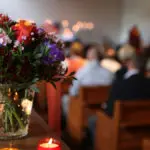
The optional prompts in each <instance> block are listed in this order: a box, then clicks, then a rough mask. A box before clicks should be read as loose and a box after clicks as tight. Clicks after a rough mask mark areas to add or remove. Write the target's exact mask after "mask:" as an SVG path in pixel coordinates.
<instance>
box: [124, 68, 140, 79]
mask: <svg viewBox="0 0 150 150" xmlns="http://www.w3.org/2000/svg"><path fill="white" fill-rule="evenodd" d="M138 73H139V70H138V69H132V70H129V71H127V72H126V73H125V75H124V79H128V78H130V77H131V76H133V75H136V74H138Z"/></svg>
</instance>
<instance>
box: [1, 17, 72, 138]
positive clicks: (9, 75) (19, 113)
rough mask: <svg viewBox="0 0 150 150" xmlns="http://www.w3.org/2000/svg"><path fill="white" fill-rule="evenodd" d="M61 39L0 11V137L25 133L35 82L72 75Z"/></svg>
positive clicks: (50, 80)
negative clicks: (66, 61)
mask: <svg viewBox="0 0 150 150" xmlns="http://www.w3.org/2000/svg"><path fill="white" fill-rule="evenodd" d="M63 46H64V45H63V43H62V42H61V41H60V40H58V39H57V38H56V37H55V36H54V35H53V34H47V33H46V32H45V31H44V30H43V29H42V28H38V27H37V26H36V24H35V23H32V22H29V21H27V20H20V21H18V22H16V21H14V20H11V19H10V18H9V17H8V16H7V15H4V14H0V139H10V138H11V139H12V138H19V137H23V136H25V135H27V133H28V124H29V116H30V114H31V110H32V104H33V98H34V92H38V89H37V88H36V86H35V85H36V82H37V81H41V80H45V81H47V82H50V83H51V84H52V85H53V86H54V87H55V82H57V81H60V80H63V79H66V78H73V77H72V75H73V74H70V75H69V76H68V77H66V76H65V73H66V71H67V68H66V66H64V62H63V61H64V59H65V57H64V53H63Z"/></svg>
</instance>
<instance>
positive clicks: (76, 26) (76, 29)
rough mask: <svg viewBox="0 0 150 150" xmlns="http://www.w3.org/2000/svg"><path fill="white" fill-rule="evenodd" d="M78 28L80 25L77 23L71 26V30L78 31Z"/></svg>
mask: <svg viewBox="0 0 150 150" xmlns="http://www.w3.org/2000/svg"><path fill="white" fill-rule="evenodd" d="M79 30H80V27H79V26H78V25H74V26H73V27H72V31H73V32H78V31H79Z"/></svg>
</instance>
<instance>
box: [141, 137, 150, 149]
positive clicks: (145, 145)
mask: <svg viewBox="0 0 150 150" xmlns="http://www.w3.org/2000/svg"><path fill="white" fill-rule="evenodd" d="M142 149H143V150H150V139H144V140H143V148H142Z"/></svg>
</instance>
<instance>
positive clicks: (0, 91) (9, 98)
mask: <svg viewBox="0 0 150 150" xmlns="http://www.w3.org/2000/svg"><path fill="white" fill-rule="evenodd" d="M17 89H18V88H17V87H14V86H12V85H11V84H0V140H12V139H18V138H21V137H24V136H26V135H27V134H28V127H29V118H30V115H31V111H32V104H33V98H34V93H33V92H32V91H31V90H27V89H26V90H17Z"/></svg>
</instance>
